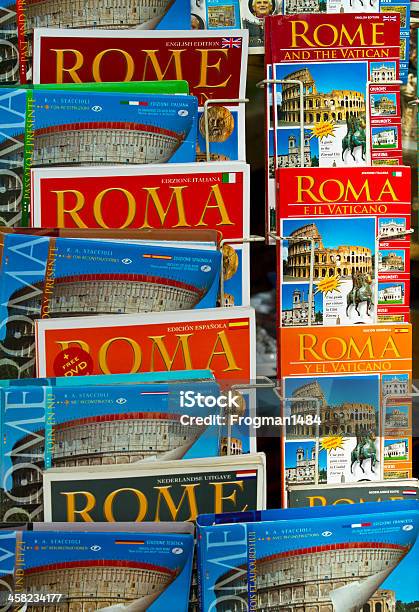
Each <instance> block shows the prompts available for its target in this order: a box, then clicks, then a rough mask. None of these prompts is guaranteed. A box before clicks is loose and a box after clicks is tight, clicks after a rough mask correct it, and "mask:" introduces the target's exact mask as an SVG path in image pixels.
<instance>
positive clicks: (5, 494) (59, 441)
mask: <svg viewBox="0 0 419 612" xmlns="http://www.w3.org/2000/svg"><path fill="white" fill-rule="evenodd" d="M93 378H95V377H93ZM81 380H86V379H85V378H84V379H80V378H79V381H81ZM200 397H201V398H205V399H208V400H209V402H210V403H211V402H212V398H215V400H217V401H218V400H220V404H219V407H218V408H217V405H215V406H216V407H215V408H212V409H209V408H208V407H207V405H206V403H204V402H203V401H200V400H199V398H200ZM229 397H230V396H229V395H228V394H223V393H222V392H221V390H220V388H219V387H218V385H217V384H216V383H215V382H213V381H203V382H197V381H193V382H192V381H190V382H188V381H184V382H182V383H181V384H175V383H172V384H170V383H169V384H167V383H161V384H151V383H149V384H132V385H128V384H118V385H116V386H115V385H114V386H112V385H110V384H108V385H92V384H90V383H89V381H88V380H87V385H86V386H73V387H71V388H69V387H68V386H67V387H60V386H54V387H52V386H17V387H9V388H8V389H4V390H3V392H2V414H1V429H0V431H1V440H2V462H1V470H0V473H1V485H0V489H1V491H0V493H1V494H2V495H1V496H2V504H1V505H2V512H1V518H0V520H6V519H7V520H10V518H11V517H13V520H19V517H20V516H21V515H23V516H24V517H26V516H27V515H30V516H31V517H34V518H33V520H40V518H41V514H42V472H43V471H44V470H45V469H49V468H51V467H57V468H69V467H74V468H78V467H82V466H107V467H109V466H110V465H118V466H123V465H133V464H135V465H138V464H141V463H143V462H145V461H147V465H148V464H149V460H150V459H153V460H154V459H158V460H160V461H168V460H174V459H193V458H200V457H217V456H219V455H220V456H221V455H227V454H230V453H234V454H245V453H249V452H250V451H255V450H256V448H255V440H254V439H253V440H251V438H250V430H249V426H246V425H242V424H240V423H238V424H234V425H232V426H231V427H230V428H228V427H227V425H223V424H222V422H221V421H219V424H218V422H217V421H216V420H215V419H211V423H208V422H204V420H203V419H204V418H205V417H207V416H208V415H212V414H214V415H217V414H218V415H220V417H222V416H223V415H224V414H225V413H226V410H227V408H225V409H223V408H222V407H223V406H224V407H228V400H229ZM232 397H233V399H234V400H235V404H234V406H235V405H236V403H237V405H238V406H239V408H237V409H236V413H237V414H238V415H239V414H240V415H242V416H245V415H246V413H247V409H246V403H245V400H244V398H243V397H242V396H240V394H239V393H238V392H235V393H234V394H233V395H232ZM215 400H214V401H215ZM236 400H237V401H236ZM212 405H213V404H212ZM234 406H233V405H232V409H234ZM31 520H32V519H31Z"/></svg>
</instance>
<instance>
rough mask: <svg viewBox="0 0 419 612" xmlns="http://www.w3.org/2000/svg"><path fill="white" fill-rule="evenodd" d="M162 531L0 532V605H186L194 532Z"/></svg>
mask: <svg viewBox="0 0 419 612" xmlns="http://www.w3.org/2000/svg"><path fill="white" fill-rule="evenodd" d="M159 531H160V530H159V529H156V533H152V532H151V533H150V532H149V531H147V532H137V531H135V532H129V533H127V532H125V531H123V532H118V531H113V532H97V533H94V532H83V531H74V530H69V531H66V530H65V528H64V529H63V528H62V526H59V527H58V529H57V531H50V530H48V531H44V532H43V531H41V530H39V531H38V530H37V531H13V530H10V531H2V532H1V533H0V541H1V548H2V557H1V560H0V572H1V576H2V578H1V583H2V587H3V588H2V593H1V594H0V598H3V601H2V600H1V599H0V603H1V605H2V610H3V611H4V612H8V611H9V610H10V611H11V610H16V609H17V603H16V602H17V595H18V594H19V595H21V598H19V601H25V599H24V598H25V597H26V598H27V600H26V601H27V602H26V603H25V604H24V605H23V608H21V607H20V604H19V606H18V607H19V609H25V610H27V611H28V612H35V611H36V610H39V606H41V607H42V608H44V607H46V608H48V609H49V610H51V611H52V612H54V611H58V610H63V609H73V608H78V607H79V606H80V605H83V606H85V607H89V609H90V610H102V611H103V612H104V611H105V610H106V611H108V612H110V611H112V610H114V611H115V610H121V611H122V610H127V611H129V610H133V611H134V610H138V611H140V610H148V611H149V612H158V611H161V610H164V609H169V608H170V607H172V606H173V601H176V602H178V605H179V609H180V610H186V609H187V607H188V595H189V588H190V583H191V572H192V562H193V552H194V538H193V535H192V534H182V533H179V534H176V533H174V534H170V533H161V532H159ZM41 585H42V587H41ZM39 594H41V596H40V598H39V599H37V598H36V595H39ZM42 595H43V597H42ZM31 596H32V598H33V599H32V601H33V602H34V603H31V601H30V599H29V598H30V597H31ZM36 602H42V603H36ZM81 602H82V603H81Z"/></svg>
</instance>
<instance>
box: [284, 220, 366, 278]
mask: <svg viewBox="0 0 419 612" xmlns="http://www.w3.org/2000/svg"><path fill="white" fill-rule="evenodd" d="M281 235H282V236H286V237H288V240H287V241H284V246H283V248H282V272H283V274H284V277H283V280H284V281H285V282H287V281H288V282H290V281H293V280H295V279H309V278H310V248H311V244H312V240H314V241H315V242H314V245H315V246H314V258H315V259H314V281H315V282H316V281H317V280H318V279H322V278H327V277H331V276H335V275H338V276H339V277H341V278H343V279H350V278H352V277H353V276H356V275H358V274H369V275H370V276H373V275H374V269H375V250H376V241H375V235H376V227H375V219H372V218H359V217H358V218H356V219H351V218H345V219H338V218H331V217H330V218H323V219H322V218H319V217H316V218H315V219H292V220H289V219H287V220H284V221H283V222H282V233H281ZM348 236H352V237H353V238H354V237H356V244H354V242H355V240H353V239H352V240H353V241H352V242H351V243H349V244H348Z"/></svg>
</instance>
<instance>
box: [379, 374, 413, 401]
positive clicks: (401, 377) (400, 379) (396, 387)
mask: <svg viewBox="0 0 419 612" xmlns="http://www.w3.org/2000/svg"><path fill="white" fill-rule="evenodd" d="M381 390H382V394H383V397H386V396H387V395H397V396H406V395H407V394H408V393H409V376H408V374H394V375H384V376H383V378H382V383H381Z"/></svg>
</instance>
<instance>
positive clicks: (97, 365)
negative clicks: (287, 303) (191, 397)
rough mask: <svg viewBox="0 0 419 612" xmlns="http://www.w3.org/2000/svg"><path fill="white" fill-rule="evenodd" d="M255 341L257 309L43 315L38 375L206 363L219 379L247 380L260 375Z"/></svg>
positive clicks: (185, 367) (174, 367)
mask: <svg viewBox="0 0 419 612" xmlns="http://www.w3.org/2000/svg"><path fill="white" fill-rule="evenodd" d="M255 342H256V340H255V321H254V311H253V310H252V309H249V308H243V307H237V308H219V309H214V310H212V309H211V310H201V311H199V313H198V312H194V311H185V312H183V313H180V312H168V313H148V314H147V317H143V318H142V317H138V316H135V317H131V316H126V315H119V316H118V317H114V316H110V317H109V316H103V317H101V316H99V317H86V318H84V319H80V318H77V319H70V318H63V319H49V320H48V319H43V320H41V319H40V320H38V321H37V322H36V360H37V375H38V376H40V377H44V376H57V373H58V372H59V373H60V375H61V376H62V375H64V376H80V375H86V374H111V373H112V374H115V373H127V372H130V373H131V372H132V373H134V372H161V371H170V370H196V369H201V367H203V365H204V364H205V368H208V369H209V370H212V371H213V372H214V375H215V377H216V378H217V379H221V380H230V381H231V380H235V381H237V382H238V383H242V382H249V380H252V379H254V377H255V375H256V362H255Z"/></svg>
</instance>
